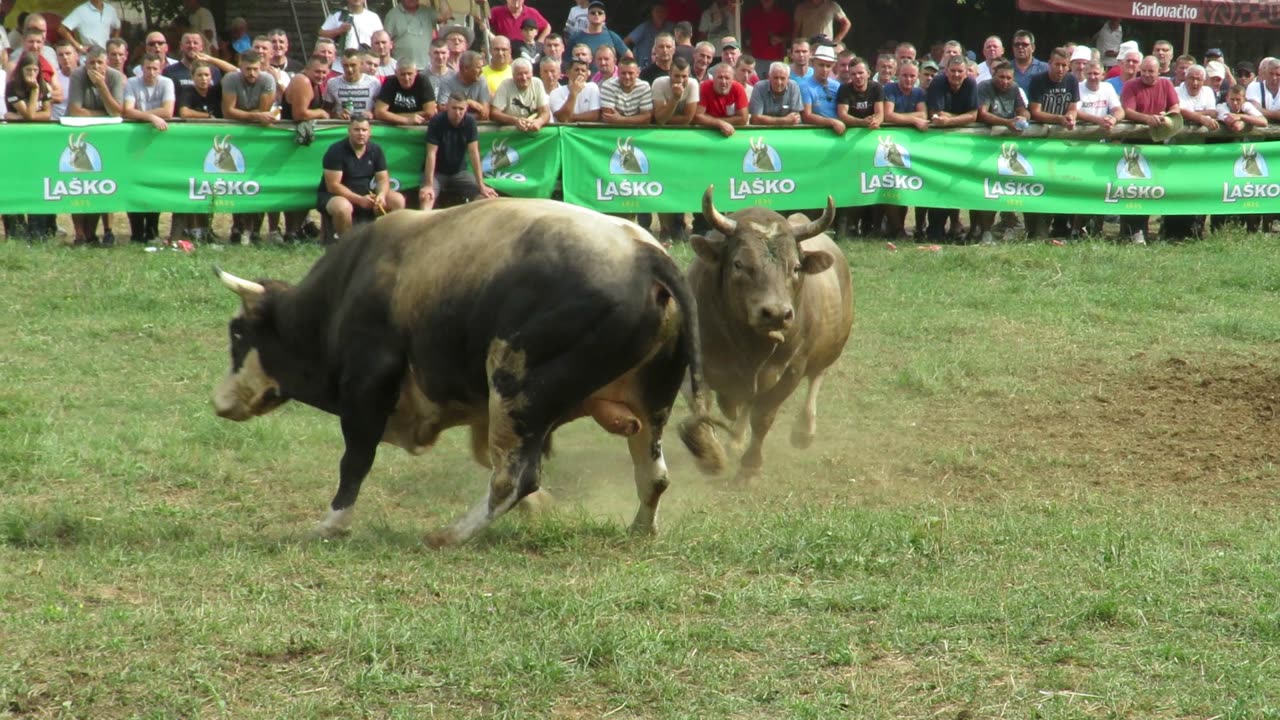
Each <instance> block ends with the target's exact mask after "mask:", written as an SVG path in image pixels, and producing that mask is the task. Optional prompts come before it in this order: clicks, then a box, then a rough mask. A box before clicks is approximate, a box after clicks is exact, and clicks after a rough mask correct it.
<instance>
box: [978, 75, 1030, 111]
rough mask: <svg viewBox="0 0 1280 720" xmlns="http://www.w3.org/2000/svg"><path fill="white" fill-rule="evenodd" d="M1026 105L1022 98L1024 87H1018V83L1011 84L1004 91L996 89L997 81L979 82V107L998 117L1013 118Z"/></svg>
mask: <svg viewBox="0 0 1280 720" xmlns="http://www.w3.org/2000/svg"><path fill="white" fill-rule="evenodd" d="M1026 106H1027V103H1026V101H1025V100H1023V98H1022V88H1020V87H1018V84H1017V83H1014V84H1013V85H1010V86H1009V89H1008V90H1006V91H1004V92H1000V91H998V90H996V86H995V83H993V82H992V81H990V80H983V81H982V82H980V83H978V107H980V108H984V109H986V111H987V112H989V113H991V114H992V115H995V116H996V117H1000V118H1004V119H1005V120H1012V119H1013V118H1014V117H1015V116H1016V115H1017V114H1018V111H1019V110H1021V109H1023V108H1025V107H1026Z"/></svg>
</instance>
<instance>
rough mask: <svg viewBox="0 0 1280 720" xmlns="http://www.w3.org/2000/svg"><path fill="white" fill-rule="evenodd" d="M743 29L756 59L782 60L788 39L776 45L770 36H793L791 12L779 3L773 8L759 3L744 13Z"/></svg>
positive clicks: (785, 52)
mask: <svg viewBox="0 0 1280 720" xmlns="http://www.w3.org/2000/svg"><path fill="white" fill-rule="evenodd" d="M694 27H697V25H696V24H695V25H694ZM742 31H743V32H744V33H746V35H747V37H749V38H751V54H752V55H753V56H755V59H756V60H768V61H770V62H772V61H774V60H782V59H783V58H784V57H785V56H786V54H787V40H786V39H784V40H783V41H782V44H781V45H774V44H772V43H770V42H769V36H770V35H781V36H782V37H783V38H790V37H791V13H789V12H787V11H786V10H783V9H782V8H780V7H778V6H777V5H774V6H773V9H772V10H765V9H764V8H762V7H760V6H759V5H757V6H755V7H753V8H751V9H750V10H748V11H746V12H745V13H743V15H742Z"/></svg>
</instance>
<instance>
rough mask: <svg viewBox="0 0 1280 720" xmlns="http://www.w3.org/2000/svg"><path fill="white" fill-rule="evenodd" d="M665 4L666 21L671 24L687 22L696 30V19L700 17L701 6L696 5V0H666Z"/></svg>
mask: <svg viewBox="0 0 1280 720" xmlns="http://www.w3.org/2000/svg"><path fill="white" fill-rule="evenodd" d="M666 6H667V22H669V23H671V24H672V25H675V24H676V23H678V22H682V21H683V22H688V23H689V24H690V25H692V26H693V29H694V31H697V29H698V21H699V20H701V19H702V8H700V7H698V0H666Z"/></svg>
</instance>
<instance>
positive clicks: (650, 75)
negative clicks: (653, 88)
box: [640, 63, 671, 85]
mask: <svg viewBox="0 0 1280 720" xmlns="http://www.w3.org/2000/svg"><path fill="white" fill-rule="evenodd" d="M670 75H671V72H670V71H669V70H663V69H662V68H660V67H658V63H649V64H648V65H646V66H645V68H644V69H643V70H641V71H640V79H641V80H643V81H645V82H647V83H649V84H650V85H652V84H653V81H654V80H657V79H658V78H660V77H668V76H670Z"/></svg>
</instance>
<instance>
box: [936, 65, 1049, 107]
mask: <svg viewBox="0 0 1280 720" xmlns="http://www.w3.org/2000/svg"><path fill="white" fill-rule="evenodd" d="M1072 77H1074V76H1072ZM925 105H926V106H928V108H929V112H930V114H932V113H936V112H940V111H941V112H948V113H951V114H952V115H963V114H965V113H967V112H973V111H974V110H977V109H978V83H976V82H974V80H973V78H971V77H966V78H965V79H964V82H962V83H960V89H959V90H952V89H951V83H950V82H948V81H947V76H946V74H945V73H938V74H937V76H935V77H934V78H933V82H931V83H929V89H928V90H927V91H925Z"/></svg>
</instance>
